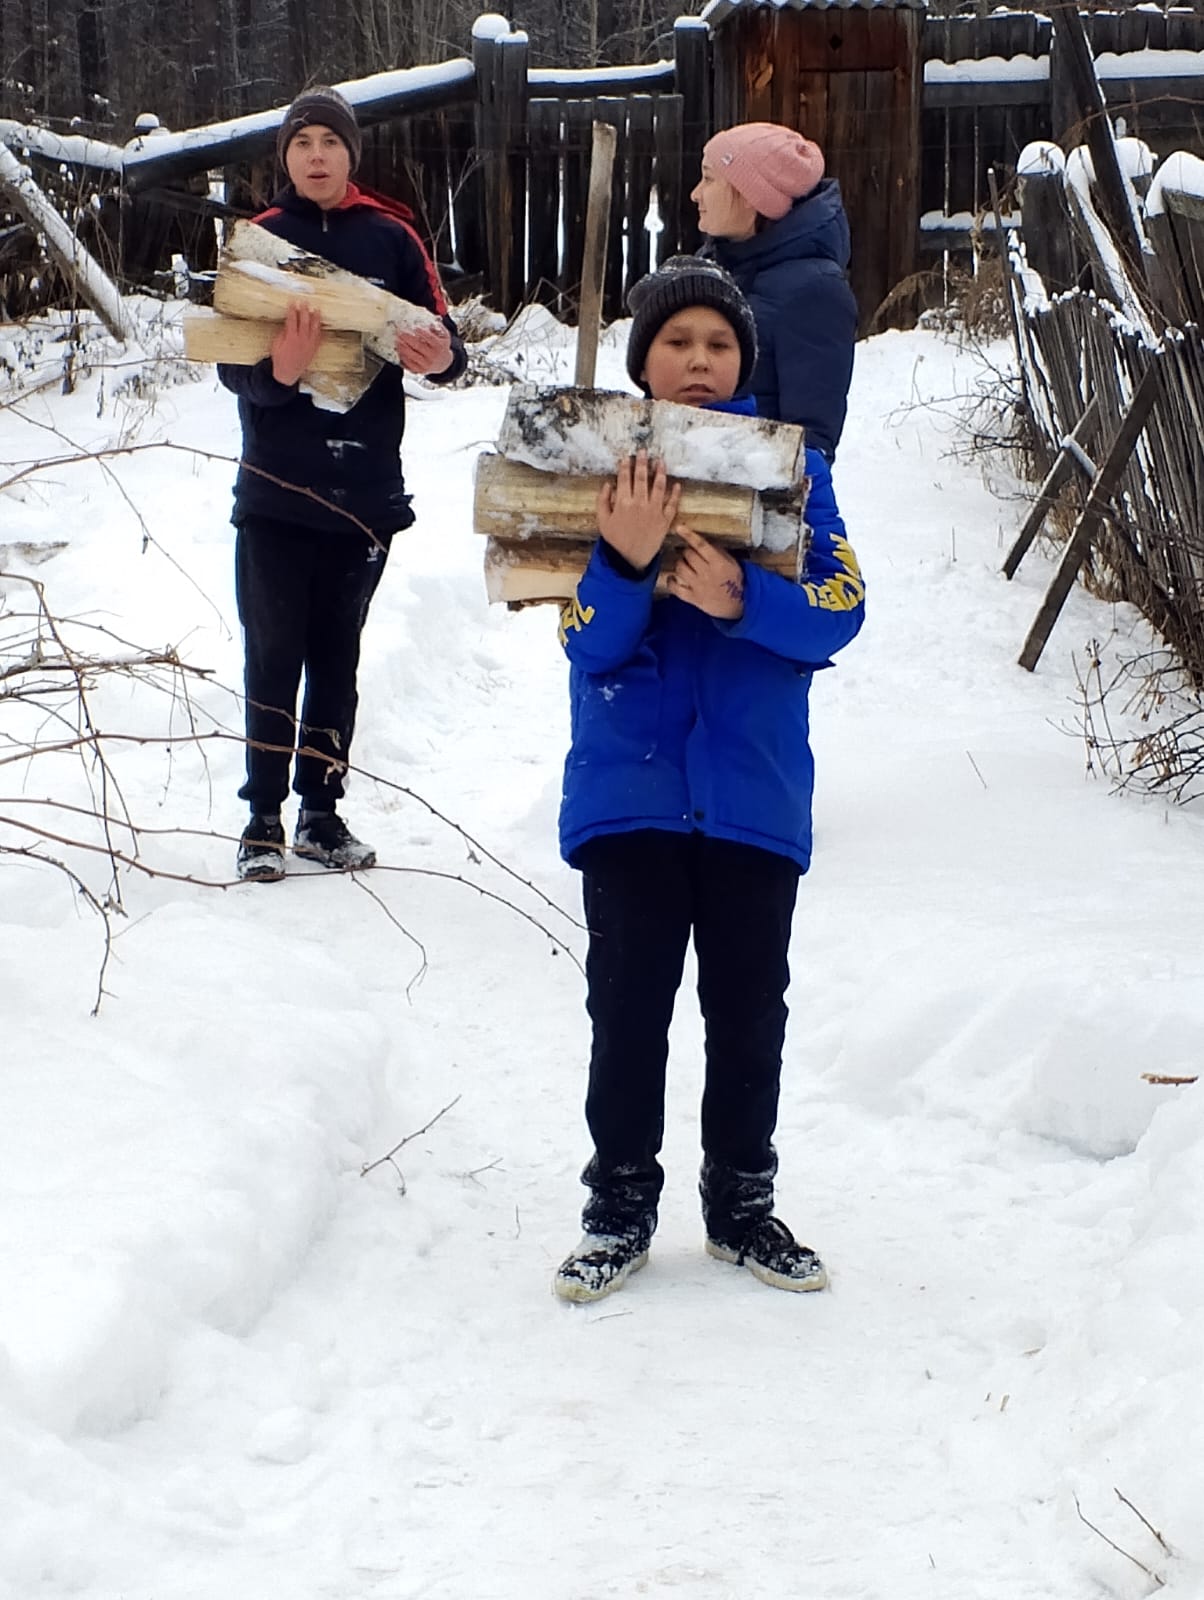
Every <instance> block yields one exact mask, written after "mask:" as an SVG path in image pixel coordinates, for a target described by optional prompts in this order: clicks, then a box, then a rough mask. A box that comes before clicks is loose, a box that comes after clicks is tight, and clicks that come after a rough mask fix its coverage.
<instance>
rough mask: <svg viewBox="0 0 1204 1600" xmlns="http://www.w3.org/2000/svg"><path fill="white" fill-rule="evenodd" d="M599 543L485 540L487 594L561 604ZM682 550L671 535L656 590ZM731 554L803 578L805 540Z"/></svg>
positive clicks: (660, 592) (660, 591) (664, 587)
mask: <svg viewBox="0 0 1204 1600" xmlns="http://www.w3.org/2000/svg"><path fill="white" fill-rule="evenodd" d="M593 548H594V540H593V539H590V540H588V541H579V540H569V539H540V538H533V539H524V540H523V541H521V542H520V543H511V542H507V541H505V540H502V539H489V540H488V541H487V543H486V545H485V593H486V595H487V596H488V598H489V600H490V601H491V602H494V601H505V602H506V603H507V604H509V605H512V606H531V605H549V604H550V605H561V604H563V602H564V601H566V600H571V599H572V597H573V595H574V594H576V592H577V584H578V583H579V582H580V580H581V577H582V574H583V573H584V572H585V569H586V567H587V566H588V565H589V558H590V555H591V553H592V551H593ZM680 549H681V545H680V543H678V544H677V545H676V548H675V547H674V542H673V536H672V535H670V536H669V540H668V541H667V542H666V545H665V551H664V554H663V556H662V558H661V570H660V575H659V577H658V578H657V583H656V589H655V591H654V592H655V594H656V595H657V596H658V597H661V598H663V597H664V596H665V595H666V594H668V592H669V588H668V579H669V575H670V573H671V572H672V571H673V569H674V567H675V566H676V565H677V552H678V551H679V550H680ZM731 553H732V554H733V555H737V556H740V557H742V558H744V559H746V560H749V561H752V562H755V563H756V565H757V566H759V567H764V568H766V569H767V570H768V571H770V572H777V573H780V574H781V576H782V577H784V578H788V579H789V580H790V581H791V582H792V583H797V582H798V579H799V577H800V573H801V566H802V544H801V541H800V543H799V544H797V545H796V546H795V547H794V548H793V549H791V550H777V551H774V550H765V549H760V550H741V549H739V548H738V547H737V548H733V549H732V550H731Z"/></svg>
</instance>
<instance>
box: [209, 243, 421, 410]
mask: <svg viewBox="0 0 1204 1600" xmlns="http://www.w3.org/2000/svg"><path fill="white" fill-rule="evenodd" d="M298 300H299V301H302V302H303V303H304V304H306V305H309V306H312V307H313V308H314V309H315V310H316V311H318V312H320V313H321V317H322V342H321V344H320V345H319V346H318V353H317V355H316V356H315V357H314V360H313V364H312V365H311V367H310V369H309V371H308V372H307V373H306V374H305V379H304V385H305V387H306V388H307V389H310V390H312V391H313V392H314V393H315V394H319V395H322V396H323V397H325V398H327V399H329V400H331V401H332V402H335V403H338V404H341V405H343V406H351V405H354V404H355V402H356V400H358V399H359V397H360V395H362V394H363V392H364V391H365V389H367V387H368V385H369V384H370V383H371V382H372V380H373V378H374V377H375V376H376V374H377V373H378V372H379V371H380V363H381V361H391V362H393V363H395V364H396V363H397V350H396V346H395V336H396V334H397V333H399V332H403V331H412V330H416V329H419V328H425V327H430V326H431V325H432V324H433V325H440V324H439V318H438V317H436V316H435V314H434V312H432V311H428V310H426V308H425V307H424V306H416V305H413V304H412V303H411V302H410V301H409V300H403V299H401V297H400V296H399V295H395V294H390V293H389V292H388V290H386V289H381V288H378V287H377V286H376V285H375V284H372V283H369V282H368V281H367V279H366V278H359V277H357V276H356V275H355V273H353V272H346V271H344V270H343V268H342V267H336V266H335V265H334V264H333V262H330V261H327V260H326V259H325V258H324V257H322V256H315V255H311V254H309V252H308V251H305V250H300V249H298V248H297V246H296V245H292V244H289V243H288V241H287V240H285V239H279V238H277V237H276V235H275V234H274V233H269V232H268V230H267V229H266V228H260V227H258V226H257V225H256V224H255V223H253V222H237V223H235V224H234V227H233V228H232V229H231V230H230V233H229V235H228V237H227V239H226V243H225V245H224V246H223V248H222V252H221V256H220V258H219V260H218V267H217V277H216V279H215V282H214V288H213V306H214V309H213V310H212V311H208V310H204V309H201V308H200V307H194V308H192V309H190V310H188V311H186V312H185V313H184V354H185V355H186V356H188V357H189V359H190V360H193V361H224V362H229V363H231V364H232V365H234V366H253V365H254V364H255V362H257V361H261V360H262V359H263V357H264V356H266V355H267V354H268V352H269V351H270V349H271V345H272V340H273V339H274V338H275V337H276V335H277V334H278V333H279V331H280V326H281V324H282V323H283V321H284V318H285V314H286V312H287V311H288V308H289V306H290V305H292V304H293V302H294V301H298Z"/></svg>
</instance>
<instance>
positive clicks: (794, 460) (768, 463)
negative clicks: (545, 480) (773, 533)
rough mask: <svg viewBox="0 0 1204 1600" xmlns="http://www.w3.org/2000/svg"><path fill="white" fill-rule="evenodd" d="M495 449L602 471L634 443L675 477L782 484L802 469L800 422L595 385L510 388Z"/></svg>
mask: <svg viewBox="0 0 1204 1600" xmlns="http://www.w3.org/2000/svg"><path fill="white" fill-rule="evenodd" d="M498 449H499V450H500V451H501V452H502V454H503V455H504V456H508V457H509V458H510V459H511V460H512V461H520V462H523V463H525V464H526V465H527V466H531V467H536V468H538V469H539V470H540V471H542V472H554V473H564V474H568V475H570V476H589V475H596V474H602V475H603V476H609V475H610V474H611V473H613V472H614V471H615V470H616V468H617V467H618V464H619V462H620V461H621V460H625V459H626V458H627V457H628V456H630V455H632V454H633V453H634V452H635V451H636V450H638V449H644V450H647V452H648V455H649V458H650V459H653V460H657V461H663V462H664V463H665V469H666V471H667V472H668V473H669V474H670V475H671V476H672V477H675V478H689V479H692V480H694V481H695V482H698V483H726V484H740V485H743V486H744V487H746V488H749V489H790V488H794V487H797V486H799V485H800V484H801V483H802V482H803V478H804V474H805V471H806V465H805V455H804V440H803V430H802V429H801V428H800V427H797V426H796V425H795V424H793V423H790V422H771V421H770V420H769V419H768V418H765V417H741V416H734V415H732V414H731V413H728V412H723V411H705V410H700V409H698V408H697V407H694V406H679V405H675V404H673V403H672V402H671V401H668V400H641V399H638V398H636V397H635V396H634V395H627V394H608V393H606V392H605V391H602V390H596V389H541V388H538V387H537V386H535V385H534V384H516V385H515V386H514V388H513V389H512V390H511V392H510V400H509V403H508V404H507V406H506V415H505V417H504V418H503V420H502V429H501V433H500V434H499V436H498Z"/></svg>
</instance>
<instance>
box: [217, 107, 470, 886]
mask: <svg viewBox="0 0 1204 1600" xmlns="http://www.w3.org/2000/svg"><path fill="white" fill-rule="evenodd" d="M360 150H361V138H360V131H359V128H358V126H357V125H356V120H355V113H354V112H353V111H352V109H351V107H350V106H349V105H348V103H347V102H346V100H344V99H343V97H342V96H341V95H340V94H338V93H337V92H336V91H335V90H333V89H327V88H317V89H310V90H307V91H306V92H305V93H304V94H303V95H301V96H299V98H298V99H297V100H295V101H294V102H293V104H292V105H291V106H290V107H289V109H288V111H287V112H286V113H285V117H284V121H283V123H282V124H281V128H280V134H279V138H278V140H277V152H278V154H279V157H280V161H281V164H282V165H283V166H284V168H285V170H286V172H287V173H288V177H289V180H290V181H289V183H288V185H287V186H286V187H285V188H284V190H283V191H282V192H281V193H280V194H279V195H278V196H277V197H276V199H275V201H274V202H273V204H272V206H271V207H270V208H269V209H268V210H267V211H265V212H264V213H263V214H262V215H261V216H258V217H256V218H255V221H256V222H257V223H258V224H259V225H260V227H263V228H266V229H267V230H268V231H269V232H271V233H274V234H277V235H279V237H281V238H282V239H287V240H288V242H289V243H290V244H294V245H297V246H299V247H300V248H301V249H303V250H307V251H311V252H312V253H313V254H315V255H320V256H323V257H325V258H326V260H328V261H332V262H333V263H334V264H335V265H336V266H339V267H343V268H344V269H346V270H347V271H348V272H354V273H355V274H356V275H357V276H359V277H362V278H366V279H368V280H369V281H370V282H372V283H375V284H378V285H379V286H380V287H381V288H384V289H387V290H389V291H390V292H391V293H392V294H395V295H400V296H401V297H402V298H403V299H405V300H409V301H412V302H413V303H414V304H415V305H419V306H423V307H425V308H426V309H427V310H428V311H430V312H432V313H433V316H432V319H431V323H430V326H429V327H428V328H423V329H420V330H419V331H418V332H411V333H399V334H398V335H397V354H398V357H399V359H400V361H401V363H402V367H404V368H405V369H406V370H407V371H409V372H415V373H422V374H424V375H425V376H426V377H428V378H430V379H432V380H433V381H435V382H437V383H447V382H450V381H451V380H452V379H454V378H457V377H459V375H460V374H461V373H462V372H463V370H464V367H465V362H466V357H465V353H464V346H463V344H462V343H461V340H460V338H459V335H458V334H457V332H456V327H455V324H454V322H453V321H452V320H451V318H450V317H449V316H448V313H447V304H446V302H445V300H444V297H443V291H442V288H441V286H440V283H439V277H438V274H437V272H436V270H435V267H434V264H433V263H432V261H431V259H430V256H429V255H428V253H427V251H426V248H425V247H424V245H423V244H422V241H421V239H420V238H419V236H418V234H417V232H416V231H415V229H414V227H413V223H412V217H411V214H410V213H409V211H408V210H407V209H406V208H405V207H404V206H402V205H400V204H398V203H397V202H396V201H392V200H388V199H385V198H383V197H382V196H379V195H374V194H372V193H370V192H369V191H366V190H363V189H360V188H357V187H356V185H355V184H354V183H353V182H352V181H351V175H352V173H353V172H354V171H355V168H356V166H357V164H358V162H359V157H360ZM321 337H322V328H321V320H320V317H319V315H318V313H317V312H316V311H314V310H312V309H309V308H307V307H306V306H305V304H304V301H303V299H298V301H297V302H295V303H294V304H293V305H292V306H291V307H290V308H289V312H288V316H287V319H286V321H285V323H284V326H283V327H282V329H281V331H280V333H279V334H278V335H277V337H276V339H275V341H274V342H273V345H272V349H271V354H270V355H268V356H266V357H265V358H264V359H263V360H262V361H260V362H259V363H258V364H257V365H256V366H253V367H246V366H221V367H219V369H218V371H219V375H220V377H221V380H222V382H223V383H224V384H225V385H226V387H227V388H229V389H231V390H233V391H234V393H235V394H236V395H237V396H238V414H239V420H240V421H241V423H242V440H243V444H242V460H241V463H240V466H239V472H238V479H237V482H236V484H235V488H234V513H233V518H232V520H233V522H234V525H235V527H236V528H237V529H238V538H237V544H236V553H235V562H236V578H237V589H238V614H239V620H240V621H241V623H242V625H243V631H244V635H245V641H246V677H245V690H246V729H247V780H246V782H245V783H244V785H243V786H242V788H241V789H240V790H239V795H240V797H241V798H242V799H243V800H246V801H247V802H249V804H250V807H251V818H250V821H249V822H248V824H247V826H246V828H245V830H244V832H243V836H242V840H241V842H240V845H239V851H238V874H239V876H240V877H241V878H250V879H255V880H257V881H259V882H271V881H273V880H275V879H278V878H281V877H283V875H284V852H285V834H284V827H283V824H282V822H281V819H280V810H281V806H282V805H283V803H284V800H285V799H286V797H287V795H288V783H289V770H290V767H291V766H292V765H293V755H294V749H296V752H297V753H296V763H295V770H294V774H293V788H294V789H295V790H296V792H297V794H298V795H299V796H300V800H301V813H300V820H299V822H298V826H297V832H296V836H295V838H294V842H293V848H294V850H295V852H296V853H297V854H298V855H302V856H306V857H308V858H309V859H311V860H314V861H318V862H320V863H321V864H322V865H323V866H328V867H336V868H343V869H345V868H357V867H370V866H372V865H374V863H375V860H376V856H375V852H374V851H373V850H372V849H371V848H370V847H369V846H367V845H365V844H363V843H361V842H360V841H359V840H358V839H356V838H355V837H354V835H353V834H352V833H351V832H350V830H349V829H348V827H347V825H346V823H345V822H344V821H343V819H342V818H341V817H340V816H338V814H337V812H336V804H337V802H338V801H339V800H340V799H341V798H342V796H343V781H344V776H345V773H346V770H347V763H348V760H349V755H350V746H351V736H352V733H353V730H354V726H355V710H356V702H357V695H356V672H357V668H358V665H359V648H360V632H361V630H362V628H363V625H364V620H365V618H366V617H367V615H368V606H369V603H370V602H371V599H372V596H373V594H374V593H375V591H376V586H377V584H378V583H379V582H380V578H381V574H382V572H383V571H384V565H385V559H386V557H387V555H388V552H389V543H390V540H391V539H392V537H393V534H394V533H396V532H397V531H398V530H399V529H402V528H407V527H409V526H410V524H411V523H412V522H413V520H414V515H413V512H412V511H411V509H410V497H409V495H408V494H407V493H406V490H405V480H404V478H403V477H402V471H401V454H400V450H401V437H402V433H403V431H404V428H405V394H404V390H403V387H402V368H401V367H396V366H393V365H392V364H391V363H384V364H382V366H381V370H380V371H379V372H378V373H377V375H376V377H375V378H374V379H373V381H372V383H371V384H370V385H369V387H368V389H367V391H366V392H365V393H364V394H363V395H362V396H361V398H360V399H359V400H358V401H357V402H356V403H355V405H353V406H352V407H351V408H350V410H347V411H338V410H331V409H327V408H326V407H325V406H323V405H322V404H321V403H320V402H319V403H315V401H314V399H313V398H311V397H310V396H309V395H308V394H303V393H302V392H301V389H300V381H301V378H302V376H303V375H304V373H305V372H306V371H307V369H308V368H309V366H310V364H311V362H312V361H313V359H314V356H315V354H316V352H317V349H318V345H319V343H320V341H321ZM302 673H304V675H305V695H304V700H303V703H302V708H301V720H300V726H299V727H298V725H297V717H296V708H297V694H298V690H299V688H300V684H301V676H302Z"/></svg>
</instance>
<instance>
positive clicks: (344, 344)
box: [183, 306, 364, 376]
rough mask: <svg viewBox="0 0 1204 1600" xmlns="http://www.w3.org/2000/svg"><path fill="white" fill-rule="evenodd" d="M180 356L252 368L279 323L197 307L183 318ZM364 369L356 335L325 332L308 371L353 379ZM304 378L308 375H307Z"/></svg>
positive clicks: (265, 351) (267, 348) (360, 343)
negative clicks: (182, 345)
mask: <svg viewBox="0 0 1204 1600" xmlns="http://www.w3.org/2000/svg"><path fill="white" fill-rule="evenodd" d="M183 328H184V354H185V355H186V356H187V357H188V359H189V361H226V362H229V363H230V364H231V365H232V366H236V367H250V366H254V365H255V363H256V362H257V361H262V360H263V358H264V356H266V355H268V354H270V352H271V348H272V341H273V340H274V339H275V337H276V335H277V334H278V333H279V332H280V324H279V322H265V321H261V320H259V319H257V318H250V317H227V316H223V315H222V313H221V312H220V311H209V310H208V309H206V308H205V307H203V306H197V307H195V308H193V309H192V310H189V311H185V313H184V318H183ZM363 370H364V341H363V339H362V337H361V336H360V335H359V334H358V333H349V332H345V331H343V330H341V329H334V328H332V329H329V330H327V331H325V332H324V333H323V334H322V342H321V344H320V345H319V346H318V353H317V355H316V356H315V357H314V359H313V362H312V364H311V365H310V367H309V369H308V372H309V373H313V372H319V373H328V374H333V375H335V376H353V375H358V374H361V373H362V372H363ZM307 376H308V373H307Z"/></svg>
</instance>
